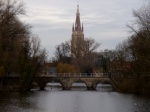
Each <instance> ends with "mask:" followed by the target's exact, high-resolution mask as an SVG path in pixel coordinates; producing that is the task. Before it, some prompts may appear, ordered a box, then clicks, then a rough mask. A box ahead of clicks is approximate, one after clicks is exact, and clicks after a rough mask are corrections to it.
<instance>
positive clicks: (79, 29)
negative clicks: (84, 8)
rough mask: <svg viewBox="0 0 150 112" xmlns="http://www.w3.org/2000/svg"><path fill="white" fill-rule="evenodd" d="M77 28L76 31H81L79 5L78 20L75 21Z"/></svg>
mask: <svg viewBox="0 0 150 112" xmlns="http://www.w3.org/2000/svg"><path fill="white" fill-rule="evenodd" d="M75 30H76V31H81V23H80V12H79V5H77V13H76V21H75Z"/></svg>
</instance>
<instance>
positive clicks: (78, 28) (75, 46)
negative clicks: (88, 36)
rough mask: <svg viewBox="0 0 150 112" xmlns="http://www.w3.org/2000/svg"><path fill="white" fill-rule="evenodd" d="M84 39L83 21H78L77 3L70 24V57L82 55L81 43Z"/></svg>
mask: <svg viewBox="0 0 150 112" xmlns="http://www.w3.org/2000/svg"><path fill="white" fill-rule="evenodd" d="M83 41H84V32H83V23H82V25H81V23H80V13H79V5H77V13H76V20H75V23H74V24H73V26H72V40H71V50H72V53H71V57H72V58H76V57H77V55H78V57H79V56H82V51H81V44H82V42H83Z"/></svg>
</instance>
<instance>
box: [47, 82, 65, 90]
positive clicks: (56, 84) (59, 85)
mask: <svg viewBox="0 0 150 112" xmlns="http://www.w3.org/2000/svg"><path fill="white" fill-rule="evenodd" d="M44 89H45V90H52V89H54V90H62V89H63V84H62V83H61V82H54V81H50V82H47V83H46V85H45V87H44Z"/></svg>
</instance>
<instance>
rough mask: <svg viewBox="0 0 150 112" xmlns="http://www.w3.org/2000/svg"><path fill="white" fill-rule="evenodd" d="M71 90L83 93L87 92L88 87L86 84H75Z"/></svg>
mask: <svg viewBox="0 0 150 112" xmlns="http://www.w3.org/2000/svg"><path fill="white" fill-rule="evenodd" d="M71 90H80V91H83V90H87V86H86V84H85V83H82V82H75V83H73V84H72V87H71Z"/></svg>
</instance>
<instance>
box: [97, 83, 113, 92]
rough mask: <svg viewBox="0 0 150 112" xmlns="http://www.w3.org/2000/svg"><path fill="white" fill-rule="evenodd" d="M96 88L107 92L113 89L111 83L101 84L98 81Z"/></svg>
mask: <svg viewBox="0 0 150 112" xmlns="http://www.w3.org/2000/svg"><path fill="white" fill-rule="evenodd" d="M96 90H97V91H101V92H102V91H103V92H106V91H107V92H108V91H113V87H112V85H111V84H101V83H99V84H98V85H97V86H96Z"/></svg>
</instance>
